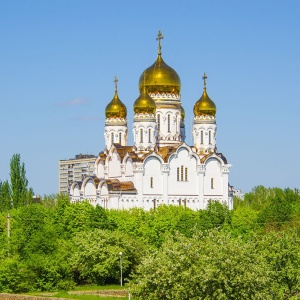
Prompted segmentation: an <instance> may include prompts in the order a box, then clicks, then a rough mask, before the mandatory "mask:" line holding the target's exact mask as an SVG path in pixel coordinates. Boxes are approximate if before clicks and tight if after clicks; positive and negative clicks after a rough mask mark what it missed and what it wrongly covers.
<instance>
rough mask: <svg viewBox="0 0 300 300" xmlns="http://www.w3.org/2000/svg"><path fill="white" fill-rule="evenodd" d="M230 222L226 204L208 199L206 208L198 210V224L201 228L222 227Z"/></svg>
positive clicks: (229, 213)
mask: <svg viewBox="0 0 300 300" xmlns="http://www.w3.org/2000/svg"><path fill="white" fill-rule="evenodd" d="M230 223H231V212H230V210H229V209H228V206H227V205H226V204H223V203H220V202H219V201H209V203H208V205H207V208H206V209H204V210H199V225H200V228H201V229H202V230H207V229H212V228H223V227H224V226H227V225H229V224H230Z"/></svg>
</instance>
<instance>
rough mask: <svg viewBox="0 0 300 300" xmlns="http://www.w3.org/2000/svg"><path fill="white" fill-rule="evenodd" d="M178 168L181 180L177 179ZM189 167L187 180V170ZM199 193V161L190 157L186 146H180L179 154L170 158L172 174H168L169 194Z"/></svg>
mask: <svg viewBox="0 0 300 300" xmlns="http://www.w3.org/2000/svg"><path fill="white" fill-rule="evenodd" d="M181 166H183V171H184V172H183V180H181ZM177 168H179V181H178V180H177ZM186 168H187V171H188V172H187V181H185V179H186V178H185V172H186ZM198 193H199V187H198V179H197V161H196V158H195V157H194V156H192V157H190V155H189V151H188V150H187V149H186V148H180V149H179V150H178V155H177V157H176V155H172V156H171V158H170V174H169V176H168V194H169V195H197V194H198Z"/></svg>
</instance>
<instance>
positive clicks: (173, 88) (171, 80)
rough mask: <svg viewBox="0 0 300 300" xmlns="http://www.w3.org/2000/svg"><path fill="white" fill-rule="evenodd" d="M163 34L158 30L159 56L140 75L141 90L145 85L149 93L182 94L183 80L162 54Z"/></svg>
mask: <svg viewBox="0 0 300 300" xmlns="http://www.w3.org/2000/svg"><path fill="white" fill-rule="evenodd" d="M162 39H163V36H162V34H161V32H160V31H159V32H158V35H157V38H156V40H158V57H157V59H156V61H155V62H154V64H153V65H152V66H150V67H149V68H147V69H146V70H145V71H144V72H143V74H142V75H141V77H140V81H139V90H140V93H142V91H143V88H144V86H145V87H146V89H147V92H148V93H171V94H180V87H181V82H180V78H179V76H178V74H177V73H176V71H175V70H174V69H173V68H171V67H170V66H168V65H167V64H166V63H165V62H164V60H163V59H162V56H161V40H162Z"/></svg>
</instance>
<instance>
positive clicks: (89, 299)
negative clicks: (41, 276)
mask: <svg viewBox="0 0 300 300" xmlns="http://www.w3.org/2000/svg"><path fill="white" fill-rule="evenodd" d="M109 290H126V288H124V287H121V286H119V285H106V286H92V285H87V286H79V287H76V288H75V290H74V291H69V292H67V291H60V292H31V293H28V294H30V295H33V296H42V297H55V298H66V299H82V300H95V299H97V300H99V299H101V300H125V299H128V296H126V297H120V296H119V297H116V296H115V297H114V296H100V295H92V294H73V292H81V291H82V292H88V291H91V292H92V291H95V292H96V291H109Z"/></svg>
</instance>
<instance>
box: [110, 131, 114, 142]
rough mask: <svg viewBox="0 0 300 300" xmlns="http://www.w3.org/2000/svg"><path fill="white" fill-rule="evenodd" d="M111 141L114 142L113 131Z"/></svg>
mask: <svg viewBox="0 0 300 300" xmlns="http://www.w3.org/2000/svg"><path fill="white" fill-rule="evenodd" d="M111 143H112V144H113V143H114V133H113V132H112V133H111Z"/></svg>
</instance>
